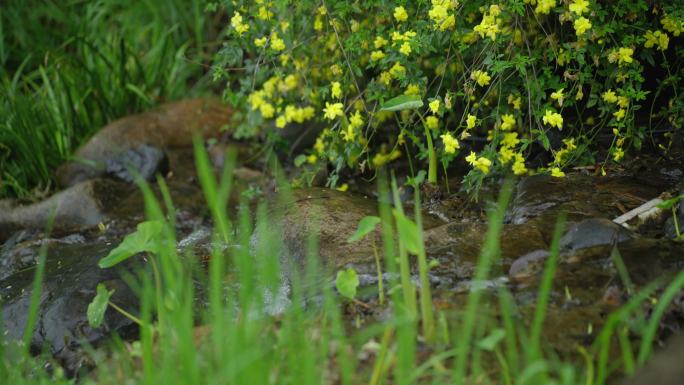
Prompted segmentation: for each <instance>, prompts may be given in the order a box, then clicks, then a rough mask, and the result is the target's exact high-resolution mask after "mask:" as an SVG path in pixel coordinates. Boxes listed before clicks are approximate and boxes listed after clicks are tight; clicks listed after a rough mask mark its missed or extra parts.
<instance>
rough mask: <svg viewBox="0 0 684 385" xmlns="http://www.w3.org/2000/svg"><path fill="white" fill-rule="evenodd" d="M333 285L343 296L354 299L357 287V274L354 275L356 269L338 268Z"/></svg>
mask: <svg viewBox="0 0 684 385" xmlns="http://www.w3.org/2000/svg"><path fill="white" fill-rule="evenodd" d="M335 287H336V288H337V291H338V292H339V293H340V294H342V295H343V296H344V297H347V298H349V299H354V297H356V288H357V287H359V276H358V275H356V271H354V269H352V268H349V269H347V270H340V271H338V272H337V278H336V279H335Z"/></svg>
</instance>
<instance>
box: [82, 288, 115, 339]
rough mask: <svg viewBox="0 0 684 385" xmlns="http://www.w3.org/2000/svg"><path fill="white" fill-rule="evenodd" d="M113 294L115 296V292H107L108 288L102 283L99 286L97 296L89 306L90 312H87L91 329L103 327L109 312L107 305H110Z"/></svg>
mask: <svg viewBox="0 0 684 385" xmlns="http://www.w3.org/2000/svg"><path fill="white" fill-rule="evenodd" d="M112 294H114V290H112V291H109V290H107V287H105V285H104V284H102V283H100V284H98V285H97V295H95V298H93V301H92V302H91V303H90V304H88V310H87V311H86V315H87V316H88V323H89V324H90V327H92V328H98V327H100V325H102V321H104V315H105V311H107V304H108V303H109V298H110V297H111V296H112Z"/></svg>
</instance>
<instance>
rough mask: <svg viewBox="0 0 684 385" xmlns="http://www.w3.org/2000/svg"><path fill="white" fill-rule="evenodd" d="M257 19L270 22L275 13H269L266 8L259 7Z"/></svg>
mask: <svg viewBox="0 0 684 385" xmlns="http://www.w3.org/2000/svg"><path fill="white" fill-rule="evenodd" d="M257 17H258V18H259V19H261V20H268V19H270V18H272V17H273V12H271V11H269V10H268V9H267V8H266V7H263V6H262V7H259V13H258V14H257Z"/></svg>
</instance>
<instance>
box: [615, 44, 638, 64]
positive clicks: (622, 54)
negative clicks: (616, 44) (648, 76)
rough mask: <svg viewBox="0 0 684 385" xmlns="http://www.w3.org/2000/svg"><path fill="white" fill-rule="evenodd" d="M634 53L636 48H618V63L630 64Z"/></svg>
mask: <svg viewBox="0 0 684 385" xmlns="http://www.w3.org/2000/svg"><path fill="white" fill-rule="evenodd" d="M633 54H634V50H633V49H631V48H629V47H621V48H620V49H618V53H617V55H618V63H619V64H620V65H623V64H629V63H631V62H632V60H633V59H632V55H633Z"/></svg>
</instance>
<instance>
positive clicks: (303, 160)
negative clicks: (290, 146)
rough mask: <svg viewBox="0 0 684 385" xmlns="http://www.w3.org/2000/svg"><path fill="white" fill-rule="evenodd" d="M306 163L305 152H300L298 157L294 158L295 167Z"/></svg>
mask: <svg viewBox="0 0 684 385" xmlns="http://www.w3.org/2000/svg"><path fill="white" fill-rule="evenodd" d="M304 163H306V155H304V154H299V155H297V157H296V158H295V159H294V165H295V167H302V165H303V164H304Z"/></svg>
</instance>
